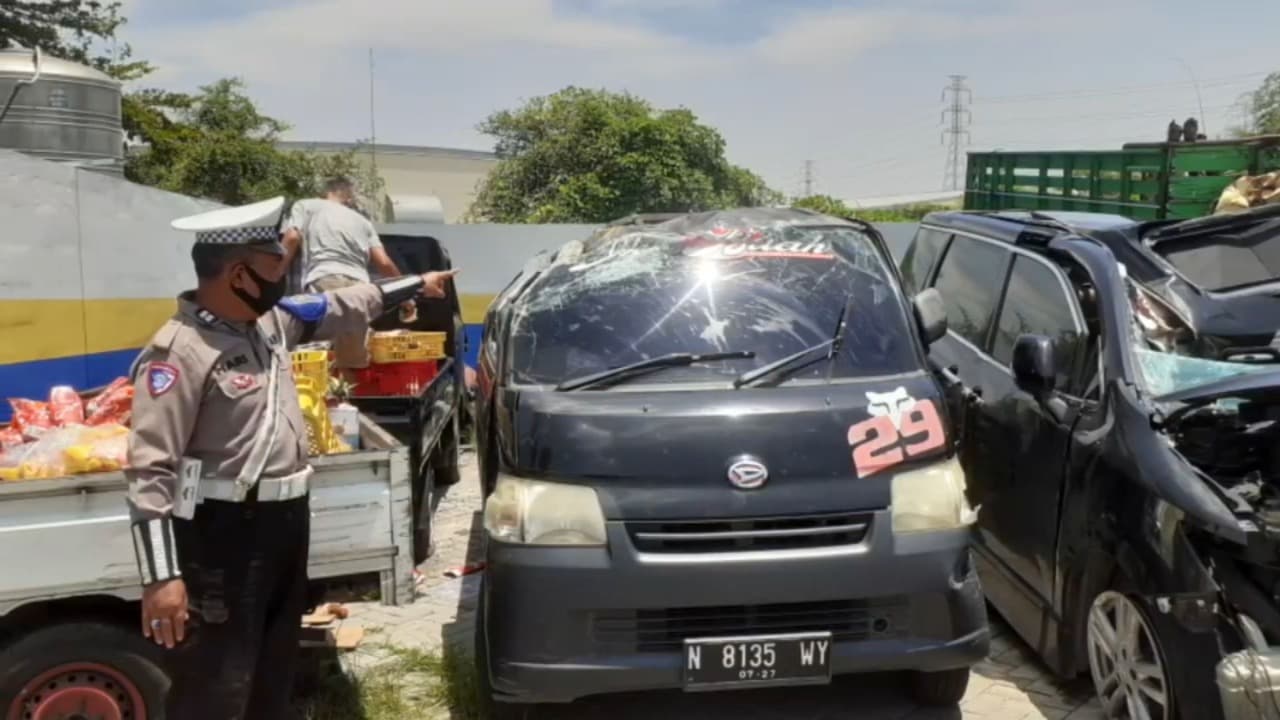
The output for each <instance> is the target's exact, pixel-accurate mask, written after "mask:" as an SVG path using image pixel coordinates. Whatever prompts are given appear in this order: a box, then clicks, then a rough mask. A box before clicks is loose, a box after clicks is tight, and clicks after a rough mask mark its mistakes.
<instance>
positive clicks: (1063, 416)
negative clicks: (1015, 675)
mask: <svg viewBox="0 0 1280 720" xmlns="http://www.w3.org/2000/svg"><path fill="white" fill-rule="evenodd" d="M1070 288H1071V286H1070V284H1069V282H1068V281H1067V279H1066V277H1065V275H1064V274H1063V273H1062V272H1061V270H1059V269H1058V268H1057V267H1056V266H1054V265H1053V264H1052V263H1050V262H1049V261H1048V260H1046V259H1045V258H1043V257H1040V256H1037V255H1032V254H1029V253H1023V252H1018V253H1017V254H1016V255H1015V257H1014V261H1013V266H1012V268H1011V269H1010V271H1009V279H1008V282H1007V283H1006V286H1005V292H1004V294H1003V299H1002V301H1001V306H1000V311H999V314H998V316H997V319H996V322H995V327H994V329H993V333H992V339H991V346H990V347H991V350H990V355H989V357H990V360H991V362H990V363H989V366H990V368H991V371H990V372H987V373H984V378H983V381H982V382H983V383H984V386H983V388H982V389H983V407H982V414H983V415H984V420H985V421H984V422H983V424H982V428H983V430H982V432H983V433H984V435H985V437H984V438H983V447H984V452H986V453H989V455H988V462H989V465H997V464H998V465H999V467H998V468H992V471H991V472H988V473H984V474H983V475H982V476H981V478H980V480H981V482H980V484H979V485H978V486H977V487H975V488H974V490H975V492H974V493H973V498H972V499H973V502H975V503H977V504H980V505H981V508H982V509H981V511H980V514H979V521H978V527H977V540H976V541H977V543H978V546H979V548H980V551H981V552H982V553H983V554H984V555H985V556H986V557H985V558H984V560H986V561H987V562H990V563H992V565H993V566H994V567H992V568H991V569H993V570H996V571H998V572H1000V573H1001V574H1003V575H1004V576H1005V578H1006V580H1007V582H1005V583H993V584H992V589H991V590H990V591H989V594H990V595H991V596H992V599H993V601H994V602H995V603H996V605H997V607H1000V608H1001V609H1002V610H1003V611H1004V612H1005V613H1006V616H1007V617H1008V618H1009V620H1010V622H1012V623H1014V624H1015V625H1018V626H1020V627H1019V630H1020V631H1021V632H1022V634H1023V635H1024V636H1025V637H1028V638H1036V637H1040V636H1041V633H1040V630H1041V629H1042V625H1041V624H1042V623H1043V622H1044V621H1045V620H1046V619H1047V617H1048V615H1047V613H1048V611H1049V608H1050V607H1051V599H1052V597H1053V588H1054V576H1055V570H1056V567H1055V558H1056V551H1055V550H1056V546H1057V540H1058V538H1057V529H1058V511H1059V503H1060V499H1061V493H1062V487H1063V478H1064V477H1065V472H1066V470H1065V466H1066V461H1067V454H1068V453H1067V451H1068V448H1069V444H1070V442H1071V413H1070V412H1069V410H1070V408H1071V407H1073V406H1074V407H1078V404H1079V403H1078V402H1075V401H1074V399H1071V401H1070V402H1067V401H1065V400H1064V402H1063V403H1062V405H1061V406H1060V408H1061V411H1060V412H1058V413H1056V414H1055V413H1054V412H1051V411H1050V410H1049V409H1048V406H1047V404H1046V402H1045V399H1044V398H1042V397H1041V398H1038V397H1035V396H1033V395H1032V394H1030V393H1028V392H1026V391H1024V390H1022V389H1021V388H1019V387H1018V386H1017V384H1016V382H1015V381H1014V377H1013V373H1012V370H1011V369H1010V365H1011V362H1012V359H1013V348H1014V343H1015V342H1016V341H1017V338H1018V337H1019V336H1021V335H1042V336H1045V337H1048V338H1049V339H1051V340H1052V341H1053V345H1054V350H1055V359H1056V365H1057V372H1058V377H1057V383H1056V386H1057V387H1058V388H1060V390H1059V391H1058V392H1059V393H1060V394H1061V395H1064V396H1069V395H1070V394H1071V393H1073V392H1076V391H1077V384H1078V382H1079V380H1078V374H1079V373H1078V370H1079V366H1080V363H1081V361H1082V355H1083V352H1082V351H1083V350H1084V345H1085V339H1086V337H1087V332H1086V330H1085V324H1084V321H1083V318H1082V314H1081V313H1080V310H1079V307H1078V305H1077V303H1076V298H1075V293H1074V292H1072V291H1071V289H1070ZM1060 399H1061V398H1060Z"/></svg>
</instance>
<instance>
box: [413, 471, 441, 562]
mask: <svg viewBox="0 0 1280 720" xmlns="http://www.w3.org/2000/svg"><path fill="white" fill-rule="evenodd" d="M435 500H436V471H435V468H433V467H431V466H430V465H428V466H427V467H426V469H425V470H424V471H423V477H422V490H421V492H419V493H418V497H417V498H415V502H414V513H413V564H414V565H415V566H417V565H421V564H422V563H424V562H426V560H427V558H429V557H431V515H432V511H433V510H434V509H435V508H434V507H433V506H434V505H435Z"/></svg>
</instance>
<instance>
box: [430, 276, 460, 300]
mask: <svg viewBox="0 0 1280 720" xmlns="http://www.w3.org/2000/svg"><path fill="white" fill-rule="evenodd" d="M457 274H458V271H457V270H446V271H444V272H429V273H425V274H424V275H423V276H422V283H423V284H422V294H423V295H426V296H427V297H434V298H442V297H444V296H445V289H446V288H447V287H448V284H449V281H450V280H452V279H453V276H454V275H457Z"/></svg>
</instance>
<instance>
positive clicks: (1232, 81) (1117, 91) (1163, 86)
mask: <svg viewBox="0 0 1280 720" xmlns="http://www.w3.org/2000/svg"><path fill="white" fill-rule="evenodd" d="M1267 74H1268V73H1266V72H1251V73H1241V74H1239V75H1226V76H1222V77H1218V78H1209V79H1207V80H1206V81H1204V82H1201V83H1195V82H1190V81H1187V80H1179V81H1177V82H1169V83H1157V84H1147V85H1131V86H1128V87H1116V88H1108V89H1105V90H1098V89H1091V90H1064V91H1059V92H1046V93H1027V94H1019V95H996V96H992V97H987V98H983V97H979V98H978V99H977V100H975V101H974V104H975V105H994V104H997V103H1017V102H1028V101H1040V100H1051V99H1056V98H1061V99H1074V98H1084V97H1109V96H1112V95H1129V94H1132V93H1138V92H1154V91H1157V90H1176V89H1180V88H1190V87H1195V86H1196V85H1197V84H1198V85H1199V86H1200V87H1201V88H1210V87H1226V86H1229V85H1239V84H1241V83H1243V82H1245V81H1246V80H1248V79H1250V78H1257V77H1262V76H1265V75H1267Z"/></svg>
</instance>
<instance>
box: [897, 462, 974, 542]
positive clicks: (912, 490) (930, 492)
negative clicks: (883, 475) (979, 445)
mask: <svg viewBox="0 0 1280 720" xmlns="http://www.w3.org/2000/svg"><path fill="white" fill-rule="evenodd" d="M890 487H891V490H890V492H891V493H892V499H891V502H892V503H893V507H892V517H893V532H894V533H897V534H899V535H902V534H905V533H918V532H930V531H934V530H957V529H959V528H963V527H965V526H967V525H972V524H973V522H974V520H975V519H976V513H974V512H973V510H972V509H971V508H970V507H969V501H968V499H966V498H965V495H964V490H965V485H964V470H963V469H962V468H961V467H960V461H959V459H958V458H956V457H954V456H953V457H952V458H951V459H949V460H945V461H943V462H940V463H935V464H933V465H929V466H928V467H923V468H918V469H915V470H908V471H906V472H900V473H898V474H897V475H895V476H894V477H893V482H892V485H891V486H890Z"/></svg>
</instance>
